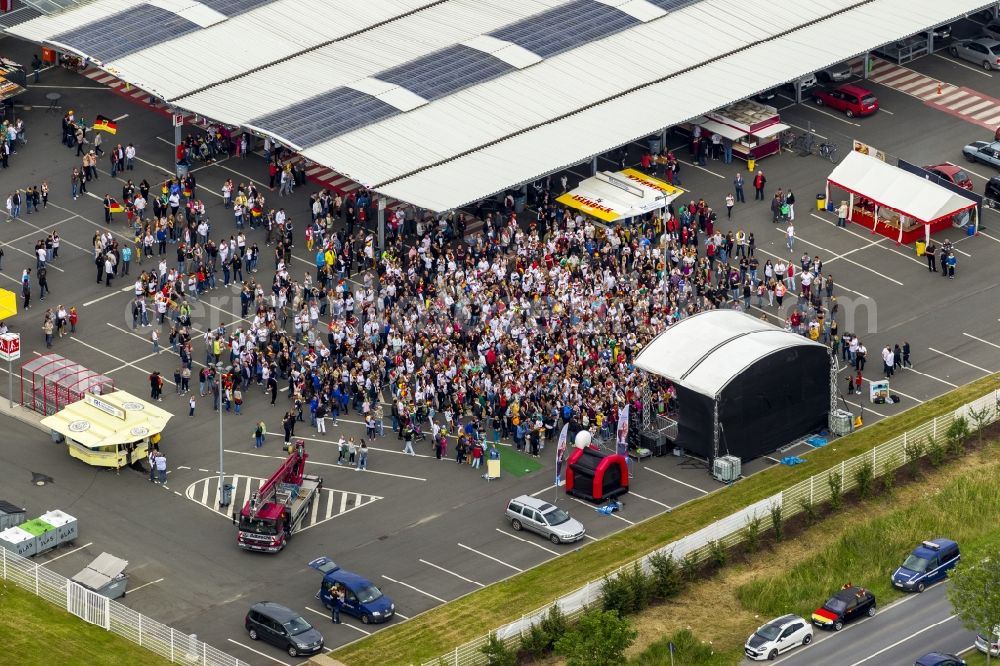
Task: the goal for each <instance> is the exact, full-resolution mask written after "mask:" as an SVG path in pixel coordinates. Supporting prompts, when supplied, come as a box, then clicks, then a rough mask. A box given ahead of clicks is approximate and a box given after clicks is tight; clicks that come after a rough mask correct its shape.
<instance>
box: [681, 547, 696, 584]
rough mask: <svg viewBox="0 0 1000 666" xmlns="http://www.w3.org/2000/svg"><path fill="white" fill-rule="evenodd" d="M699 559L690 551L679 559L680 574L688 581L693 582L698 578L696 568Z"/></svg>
mask: <svg viewBox="0 0 1000 666" xmlns="http://www.w3.org/2000/svg"><path fill="white" fill-rule="evenodd" d="M700 565H701V561H700V560H699V559H698V555H697V553H695V552H694V551H691V552H690V553H688V554H687V555H685V556H684V559H682V560H681V576H682V577H683V578H684V580H686V581H687V582H689V583H693V582H694V581H695V580H696V579H697V578H698V569H699V568H700Z"/></svg>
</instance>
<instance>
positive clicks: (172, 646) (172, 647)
mask: <svg viewBox="0 0 1000 666" xmlns="http://www.w3.org/2000/svg"><path fill="white" fill-rule="evenodd" d="M173 660H174V628H173V627H170V661H171V662H173Z"/></svg>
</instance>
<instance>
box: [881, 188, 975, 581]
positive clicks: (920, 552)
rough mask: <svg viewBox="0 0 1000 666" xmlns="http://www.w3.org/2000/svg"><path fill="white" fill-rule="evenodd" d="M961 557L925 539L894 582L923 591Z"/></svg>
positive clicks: (945, 543) (950, 546)
mask: <svg viewBox="0 0 1000 666" xmlns="http://www.w3.org/2000/svg"><path fill="white" fill-rule="evenodd" d="M969 189H972V186H971V185H970V186H969ZM960 559H962V554H961V552H959V548H958V544H957V543H955V542H954V541H952V540H951V539H931V540H930V541H924V542H922V543H921V544H920V545H919V546H917V547H916V548H914V549H913V552H912V553H910V554H909V555H907V556H906V559H905V560H903V563H902V564H901V565H899V568H898V569H896V571H894V572H893V574H892V584H893V586H895V587H898V588H899V589H901V590H907V591H909V592H923V591H924V588H926V587H927V586H928V585H933V584H934V583H936V582H938V581H939V580H944V579H945V578H946V577H947V576H948V571H950V570H951V569H954V568H955V565H956V564H958V561H959V560H960Z"/></svg>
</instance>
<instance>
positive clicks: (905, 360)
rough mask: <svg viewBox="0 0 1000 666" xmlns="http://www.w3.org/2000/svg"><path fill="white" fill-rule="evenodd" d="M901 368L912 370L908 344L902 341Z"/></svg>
mask: <svg viewBox="0 0 1000 666" xmlns="http://www.w3.org/2000/svg"><path fill="white" fill-rule="evenodd" d="M903 367H904V368H912V367H913V364H912V363H910V343H909V342H907V341H905V340H904V341H903Z"/></svg>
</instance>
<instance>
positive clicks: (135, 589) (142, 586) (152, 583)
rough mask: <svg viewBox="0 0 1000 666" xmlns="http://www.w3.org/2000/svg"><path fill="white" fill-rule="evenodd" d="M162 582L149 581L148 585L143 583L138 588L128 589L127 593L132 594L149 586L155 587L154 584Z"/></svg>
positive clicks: (161, 580)
mask: <svg viewBox="0 0 1000 666" xmlns="http://www.w3.org/2000/svg"><path fill="white" fill-rule="evenodd" d="M163 580H164V579H163V578H157V579H156V580H151V581H149V582H148V583H143V584H142V585H140V586H139V587H130V588H129V590H128V593H129V594H132V593H133V592H136V591H138V590H141V589H142V588H144V587H147V586H149V585H155V584H156V583H162V582H163Z"/></svg>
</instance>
